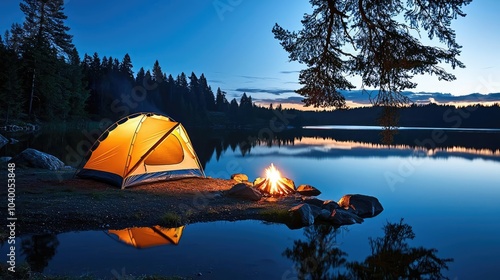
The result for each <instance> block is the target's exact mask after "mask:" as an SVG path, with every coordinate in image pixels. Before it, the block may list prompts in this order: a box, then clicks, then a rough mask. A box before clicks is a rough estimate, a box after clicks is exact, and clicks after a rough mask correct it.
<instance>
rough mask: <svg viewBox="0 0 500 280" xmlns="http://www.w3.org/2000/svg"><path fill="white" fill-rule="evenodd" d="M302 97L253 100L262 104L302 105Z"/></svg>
mask: <svg viewBox="0 0 500 280" xmlns="http://www.w3.org/2000/svg"><path fill="white" fill-rule="evenodd" d="M302 99H303V97H300V96H290V97H287V98H274V99H270V98H262V99H255V101H259V102H262V103H286V104H300V105H303V104H304V103H303V102H302Z"/></svg>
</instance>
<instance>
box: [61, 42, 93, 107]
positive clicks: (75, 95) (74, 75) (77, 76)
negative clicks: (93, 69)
mask: <svg viewBox="0 0 500 280" xmlns="http://www.w3.org/2000/svg"><path fill="white" fill-rule="evenodd" d="M66 76H67V79H68V80H69V88H68V91H69V94H70V100H69V108H70V112H71V114H72V115H76V116H83V115H85V105H86V102H87V99H88V98H89V91H88V90H87V89H85V87H86V83H85V82H84V74H83V68H82V64H81V63H80V56H79V55H78V51H77V50H76V48H73V51H72V52H71V54H70V57H69V65H68V71H66Z"/></svg>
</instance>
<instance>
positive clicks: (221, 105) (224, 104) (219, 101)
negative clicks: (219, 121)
mask: <svg viewBox="0 0 500 280" xmlns="http://www.w3.org/2000/svg"><path fill="white" fill-rule="evenodd" d="M215 105H216V108H217V111H219V112H227V111H228V110H229V102H228V101H227V99H226V92H224V91H222V90H221V89H220V87H219V88H217V97H216V100H215Z"/></svg>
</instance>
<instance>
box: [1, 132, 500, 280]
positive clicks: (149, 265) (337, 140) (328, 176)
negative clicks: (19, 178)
mask: <svg viewBox="0 0 500 280" xmlns="http://www.w3.org/2000/svg"><path fill="white" fill-rule="evenodd" d="M266 131H268V130H266ZM379 132H380V131H379V130H378V129H373V128H370V127H369V128H366V127H354V128H353V127H349V128H347V127H338V126H335V127H321V128H318V127H310V128H307V129H302V130H286V131H283V132H280V133H267V134H266V135H264V134H265V133H263V130H260V131H255V132H249V131H246V132H242V131H219V132H216V133H213V132H212V133H207V132H206V131H195V130H192V129H188V133H189V134H190V136H191V139H192V141H193V144H194V147H195V149H196V151H197V153H198V155H199V157H200V161H201V162H202V164H203V165H204V167H205V172H206V174H207V175H208V176H212V177H222V178H229V176H230V175H231V174H233V173H238V172H242V173H245V174H247V175H248V176H249V178H250V180H253V179H255V178H256V177H262V176H263V175H264V169H265V168H266V167H268V166H269V165H270V164H271V163H273V164H274V165H275V166H276V167H277V168H278V169H279V170H280V172H281V173H282V175H284V176H285V177H288V178H290V179H292V180H294V181H295V184H296V185H300V184H309V185H312V186H315V187H317V188H318V189H320V190H321V191H322V194H321V195H320V196H319V198H320V199H324V200H326V199H333V200H338V199H339V198H340V197H342V196H343V195H345V194H366V195H371V196H375V197H377V198H378V199H379V201H380V202H381V203H382V205H383V206H384V211H383V212H382V213H381V214H380V215H378V216H376V217H374V218H370V219H365V221H364V222H363V223H362V224H356V225H352V226H345V227H341V228H339V229H337V230H335V231H331V232H327V233H324V234H323V233H322V229H319V228H313V227H311V228H308V229H299V230H290V229H288V228H287V227H286V226H284V225H276V224H265V223H262V222H258V221H238V222H215V223H200V224H190V225H186V226H185V227H184V228H182V230H179V229H177V230H174V229H170V232H175V234H173V235H172V236H174V237H172V236H170V235H169V234H167V233H161V230H155V231H154V232H155V233H156V234H157V235H158V234H159V235H161V236H165V235H166V236H167V237H168V238H166V239H165V240H168V242H167V241H165V242H160V243H159V244H157V246H150V247H147V246H144V247H147V248H142V249H138V248H136V247H134V244H131V243H130V241H129V242H128V243H129V244H127V241H125V240H123V239H120V238H119V236H118V235H117V234H113V233H110V232H109V231H107V230H103V231H89V232H69V233H63V234H59V235H57V236H55V235H35V236H23V237H19V238H18V239H19V244H21V243H23V242H24V244H26V246H24V247H25V249H24V251H22V250H21V248H18V251H19V252H18V256H22V258H24V259H26V260H27V261H28V262H29V263H31V264H32V266H33V265H34V266H35V267H36V268H37V269H38V270H39V271H43V272H44V273H47V274H71V275H82V274H85V273H89V274H93V275H98V276H101V277H108V278H112V277H113V276H115V277H116V275H121V274H122V273H123V272H125V273H127V274H128V273H133V274H144V273H148V274H166V275H179V276H185V277H197V275H198V274H201V275H202V278H203V279H295V278H296V276H297V271H296V269H295V268H294V267H295V266H294V265H296V264H298V263H299V262H298V261H297V258H299V256H296V257H295V258H294V257H289V256H288V257H287V256H286V254H284V253H283V252H285V251H286V250H287V249H288V250H291V249H293V248H294V244H296V243H297V242H298V241H302V242H312V241H313V240H315V239H317V238H320V237H321V238H326V237H328V238H329V239H328V240H330V241H329V242H330V244H329V246H330V247H329V248H330V249H332V248H336V249H338V250H341V251H342V252H344V253H345V254H346V255H345V259H346V261H347V262H352V261H358V262H362V261H364V260H365V259H366V258H367V257H368V256H370V255H371V254H372V250H371V247H370V243H369V239H370V238H372V239H374V238H377V237H382V236H384V231H383V229H382V228H383V226H384V225H386V224H387V222H390V223H398V222H400V220H401V219H404V220H403V221H404V223H405V224H408V225H410V226H411V227H412V229H413V232H414V234H415V238H414V239H413V240H408V244H409V246H411V247H423V248H427V249H436V250H437V252H436V253H435V254H436V255H437V256H438V257H439V258H453V261H452V262H449V263H448V266H449V270H443V271H442V273H443V274H444V275H445V276H447V277H449V278H450V279H496V277H497V275H498V269H497V265H498V264H499V263H500V234H499V233H500V203H498V200H499V199H500V130H498V129H496V130H495V129H493V130H488V129H484V130H476V129H474V130H468V129H460V130H449V129H438V128H436V129H430V128H427V129H411V128H403V129H400V131H399V132H398V134H397V135H395V136H394V143H392V144H391V145H386V144H382V143H381V141H380V135H379ZM79 133H80V138H83V136H82V135H81V132H79ZM69 134H71V135H69ZM75 134H76V135H75ZM259 136H263V137H259ZM37 137H38V139H44V138H45V137H47V136H37ZM78 139H79V136H78V133H77V132H74V133H66V134H61V135H59V136H58V138H57V137H56V138H54V137H53V138H52V140H50V141H45V143H42V142H39V141H35V140H32V139H31V140H29V141H31V142H29V141H28V142H22V143H19V144H18V148H17V149H22V148H24V147H26V146H31V147H37V148H39V149H41V150H44V149H45V151H47V152H51V153H53V154H57V155H59V157H61V158H62V159H64V156H65V154H64V151H61V147H76V145H77V143H79V142H78ZM57 141H60V142H57ZM72 141H73V142H72ZM47 142H50V145H51V146H52V147H59V148H58V149H57V151H56V150H52V151H51V150H50V148H43V147H44V145H47ZM80 142H81V140H80ZM26 143H28V144H26ZM12 152H13V149H11V150H10V151H5V150H2V151H1V154H3V155H8V154H9V153H12ZM67 163H68V164H72V163H74V162H67ZM151 226H152V227H153V226H154V225H151ZM117 230H121V229H117ZM145 230H147V231H153V229H152V228H148V229H145ZM162 230H163V229H162ZM159 231H160V233H158V232H159ZM130 232H131V229H129V230H127V233H128V234H129V235H130ZM126 235H127V234H125V236H126ZM135 245H137V244H135ZM37 246H39V247H37ZM34 248H37V249H36V250H34ZM6 250H7V248H6V246H5V244H4V246H2V248H1V253H2V256H3V257H2V259H4V258H5V254H6V252H7V251H6ZM305 261H306V262H307V261H309V262H310V260H305ZM313 264H314V262H313ZM320 268H322V266H314V269H316V270H318V269H320ZM322 269H325V270H326V271H330V272H332V271H340V272H343V271H345V270H346V268H345V266H342V265H341V266H339V267H327V268H322ZM325 273H326V272H325ZM325 275H326V274H325Z"/></svg>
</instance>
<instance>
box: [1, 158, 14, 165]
mask: <svg viewBox="0 0 500 280" xmlns="http://www.w3.org/2000/svg"><path fill="white" fill-rule="evenodd" d="M11 159H12V157H0V164H4V163H7V162H9V161H10V160H11Z"/></svg>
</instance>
